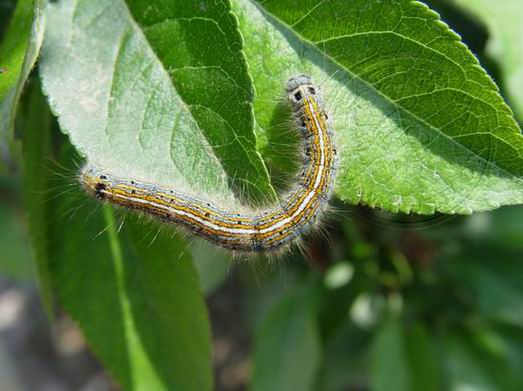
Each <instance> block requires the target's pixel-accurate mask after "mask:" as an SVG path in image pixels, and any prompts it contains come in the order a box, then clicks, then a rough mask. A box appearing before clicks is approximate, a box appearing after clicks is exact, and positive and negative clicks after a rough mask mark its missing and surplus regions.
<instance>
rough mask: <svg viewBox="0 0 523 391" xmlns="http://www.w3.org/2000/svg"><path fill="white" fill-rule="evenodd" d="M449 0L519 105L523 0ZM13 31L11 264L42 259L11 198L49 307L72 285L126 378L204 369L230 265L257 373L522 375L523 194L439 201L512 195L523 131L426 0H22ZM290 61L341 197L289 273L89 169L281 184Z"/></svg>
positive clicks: (5, 133)
mask: <svg viewBox="0 0 523 391" xmlns="http://www.w3.org/2000/svg"><path fill="white" fill-rule="evenodd" d="M455 2H456V3H457V4H458V5H459V7H460V8H457V7H454V5H453V2H445V3H444V4H443V3H441V2H437V1H434V2H433V4H432V5H433V6H434V7H435V8H437V9H440V8H441V9H442V10H444V12H445V13H444V15H446V16H449V20H451V19H452V20H457V21H459V22H460V23H463V25H466V26H467V28H470V29H472V31H474V34H472V35H471V36H472V38H471V41H470V42H468V44H470V46H471V47H475V48H482V47H484V46H485V45H484V42H475V41H474V40H475V39H480V37H481V36H482V35H481V34H478V33H477V32H478V31H479V32H484V31H483V30H482V27H481V26H480V25H478V24H476V23H475V22H474V21H470V20H469V19H468V18H467V17H466V15H465V14H463V13H462V12H463V10H464V9H470V10H471V11H472V12H474V15H477V16H479V17H480V18H483V20H484V22H485V25H486V26H487V27H488V32H484V34H485V36H488V34H491V35H490V36H491V37H492V39H493V41H491V42H495V44H490V45H489V46H487V48H488V49H487V51H486V54H487V55H490V56H491V58H490V60H491V61H498V66H499V72H500V74H499V75H498V74H496V73H495V72H493V71H492V69H489V73H490V74H492V75H493V76H495V77H496V79H497V80H499V81H501V82H502V84H501V86H502V88H503V90H502V93H503V95H506V96H508V99H509V100H510V103H511V104H512V105H513V107H515V108H516V113H517V114H520V115H521V110H520V106H521V99H520V97H519V92H518V91H520V89H521V88H520V84H521V83H519V82H518V80H520V79H519V76H520V75H521V74H523V61H522V57H521V52H522V51H521V50H518V49H517V48H518V46H517V45H518V44H519V43H520V42H519V40H518V34H517V28H518V27H519V24H518V23H519V22H518V18H517V16H516V15H519V14H521V12H523V6H521V5H519V4H516V3H517V2H516V1H507V4H504V5H503V7H499V8H497V9H498V11H497V13H495V14H493V13H491V12H489V10H490V9H491V8H492V6H491V5H489V4H490V3H489V1H487V0H485V1H480V2H472V1H466V0H456V1H455ZM7 3H9V4H10V2H7V1H4V2H2V1H0V4H7ZM510 7H513V8H510ZM494 8H496V7H494ZM506 10H510V12H508V11H506ZM512 11H513V12H512ZM442 12H443V11H442ZM44 20H46V21H47V22H46V25H45V36H44ZM456 28H457V27H456ZM0 34H2V36H1V37H0V39H1V41H0V69H1V72H2V73H0V153H1V154H2V158H3V161H4V164H2V167H3V168H6V167H8V165H6V164H5V162H10V168H13V167H15V168H17V169H18V171H19V172H20V175H19V177H20V178H21V180H20V184H19V186H17V183H16V181H17V179H16V178H17V176H16V175H15V174H11V176H10V177H7V176H6V177H3V178H2V181H1V182H0V186H2V187H1V189H0V190H1V191H0V201H1V202H2V207H1V208H0V213H1V214H2V216H3V217H2V224H0V243H8V242H9V243H10V247H11V248H12V251H9V252H6V253H5V254H2V255H3V256H2V257H0V267H1V268H2V271H3V273H8V272H9V271H10V273H11V274H14V275H19V274H22V275H23V274H24V273H28V272H27V269H28V268H24V267H21V268H15V269H13V265H14V263H13V261H12V260H13V259H18V258H29V255H28V254H27V251H26V252H24V251H23V248H24V243H25V241H26V239H25V238H24V233H23V232H21V231H23V229H21V228H20V227H22V226H23V222H22V221H23V220H21V219H20V218H19V217H17V216H18V214H19V213H18V211H19V210H20V208H21V205H20V204H22V205H23V207H24V208H25V211H26V215H27V222H28V231H29V232H30V236H31V244H32V248H33V258H34V261H35V265H36V269H37V272H38V273H37V274H38V284H39V285H40V288H41V293H42V297H43V301H44V303H45V304H46V306H47V308H48V311H49V314H50V316H51V317H53V316H54V315H53V313H54V309H55V304H56V303H58V304H59V305H61V306H62V307H63V308H64V309H65V310H66V311H67V312H68V313H69V314H70V315H71V317H72V318H73V319H74V320H75V321H76V322H77V323H78V325H79V327H80V328H81V330H82V331H83V333H84V335H85V336H86V338H87V340H88V343H89V345H90V346H91V348H92V350H93V351H94V352H95V354H96V355H97V356H98V357H99V359H100V360H101V361H102V362H103V364H104V365H105V367H106V368H107V370H108V371H109V372H110V373H111V374H112V375H113V377H114V379H115V381H117V382H118V383H119V384H120V385H121V386H122V387H123V388H124V389H126V390H127V389H128V390H134V389H135V390H142V389H147V390H150V389H154V390H171V389H172V390H191V389H194V390H210V389H211V388H212V387H213V380H212V373H211V372H212V371H211V335H210V334H211V333H210V324H209V319H208V314H207V309H206V307H205V301H204V300H205V295H207V296H210V295H212V294H213V292H217V291H218V292H219V289H220V287H221V286H223V285H224V284H225V283H226V280H227V279H231V278H233V277H232V276H231V273H232V274H233V276H234V278H236V279H238V280H239V281H241V291H240V292H239V293H238V294H241V295H242V300H244V302H245V307H246V311H245V313H244V314H243V316H244V317H245V318H246V319H249V320H250V325H251V326H252V327H251V328H250V330H249V331H250V334H251V335H252V338H253V340H254V342H253V352H252V371H251V372H252V374H251V375H252V376H251V379H250V387H251V388H252V389H253V390H261V391H262V390H269V389H270V390H292V389H300V390H339V389H344V388H346V387H347V386H349V385H351V386H354V387H359V386H361V387H363V388H368V387H370V388H372V389H375V390H409V389H411V390H418V389H433V390H437V389H450V390H454V389H464V388H468V389H480V390H483V389H485V390H490V389H502V390H511V389H514V390H516V389H521V388H523V376H522V375H521V373H520V371H519V370H518V369H519V368H520V365H521V363H522V362H523V318H522V317H521V314H520V312H521V311H520V310H519V309H520V307H521V302H522V300H523V284H522V283H521V281H520V279H519V278H518V276H520V275H523V265H522V264H521V259H523V245H522V243H523V234H522V232H523V224H522V222H523V210H522V209H521V207H520V206H512V207H504V208H501V209H498V210H496V211H493V212H489V213H476V214H474V215H472V216H469V217H456V218H454V219H450V218H446V217H443V216H442V215H439V214H438V213H440V212H442V213H447V214H471V213H472V212H481V211H491V210H493V209H496V208H498V207H500V206H502V205H510V204H521V203H523V136H522V135H521V130H520V128H519V127H518V125H517V122H516V120H515V119H514V117H513V114H512V111H511V109H510V108H509V106H508V105H507V104H506V103H505V102H504V101H503V99H502V97H501V95H502V94H500V92H499V90H498V87H497V86H496V84H495V83H494V82H493V80H492V79H491V77H490V76H489V74H488V73H487V71H485V70H484V69H483V68H481V67H480V65H479V62H478V60H477V59H476V57H475V56H474V55H473V54H472V53H471V51H469V49H468V48H467V47H466V46H465V45H464V44H463V43H462V42H461V41H460V38H459V36H458V35H457V34H456V33H454V32H453V31H452V30H451V29H450V28H449V27H448V26H447V25H446V24H445V23H443V22H442V21H441V20H440V19H439V16H438V14H436V13H435V12H434V11H432V10H430V9H429V8H428V7H427V6H425V5H424V4H422V3H420V2H417V1H410V0H394V1H388V2H382V1H377V0H376V1H368V0H354V1H350V2H347V1H343V0H332V1H321V2H318V1H312V0H306V1H300V2H297V1H295V0H285V1H281V0H258V1H255V0H232V1H230V2H229V1H225V0H223V1H218V0H217V1H181V0H180V1H178V0H176V1H172V2H162V1H150V2H141V1H135V0H116V1H110V2H108V1H103V0H89V1H87V0H78V1H75V2H73V1H65V0H62V1H58V2H52V3H49V4H45V3H44V1H43V0H42V1H40V0H35V1H33V2H31V1H28V0H19V1H18V3H17V5H16V8H15V9H14V11H13V13H12V16H11V19H10V22H9V24H8V26H7V27H6V28H5V29H0ZM42 39H43V47H42V53H41V58H40V60H39V68H38V72H36V71H35V72H33V74H32V75H31V76H30V72H31V69H32V68H33V65H34V63H35V61H36V59H37V57H38V53H39V49H40V45H41V43H42ZM493 48H494V49H495V48H497V50H494V49H493ZM478 50H481V49H478ZM477 54H478V55H479V56H480V58H481V59H484V58H485V53H483V52H479V53H477ZM489 64H492V63H489ZM6 70H7V71H6ZM36 73H38V75H37V74H36ZM297 73H307V74H311V75H312V76H313V77H314V79H315V80H316V81H317V82H318V83H319V84H320V85H321V87H322V90H323V92H324V96H325V99H326V103H327V106H328V107H329V109H330V111H331V112H332V116H331V117H332V119H333V121H334V128H335V130H336V135H337V141H338V143H339V149H340V155H341V160H342V161H341V165H340V172H339V175H338V181H337V189H336V201H335V202H336V205H335V207H336V208H337V209H339V211H340V212H339V213H338V214H336V215H335V216H333V217H331V218H329V219H330V220H329V226H331V227H332V229H331V230H329V231H332V238H331V239H330V244H328V245H327V244H326V243H325V241H322V240H321V239H318V238H316V237H314V236H312V237H310V238H307V241H308V244H309V248H310V255H309V259H310V261H311V263H312V264H309V263H307V262H305V259H304V257H303V256H301V255H300V254H296V253H291V254H287V255H286V256H285V257H284V258H285V259H286V260H288V261H289V262H287V263H286V265H285V266H284V267H285V274H286V275H287V277H286V278H287V280H288V281H289V282H288V283H287V284H286V285H285V286H284V287H282V284H281V283H280V277H279V275H280V273H281V271H280V270H279V269H278V270H271V271H268V272H267V273H266V275H265V276H259V277H258V279H257V283H253V282H252V278H251V277H250V275H251V274H252V273H253V272H254V271H255V270H257V268H259V267H263V266H262V265H264V264H267V263H270V262H271V261H270V260H267V259H251V260H249V262H250V263H251V264H252V265H254V266H252V267H248V268H239V267H236V268H235V269H234V270H233V271H232V272H231V271H230V267H231V264H232V265H234V266H236V265H237V263H235V262H234V261H233V260H231V259H230V254H228V253H224V252H217V251H216V250H215V249H214V248H211V247H210V246H207V245H204V244H201V243H199V242H195V243H189V241H188V240H187V239H186V238H184V237H182V236H181V235H180V234H179V233H177V232H174V231H173V230H172V229H171V228H170V227H166V226H163V225H159V224H157V223H155V222H151V221H148V220H147V221H146V220H144V219H140V218H139V217H137V216H134V215H127V214H125V213H124V212H122V211H116V210H114V209H113V208H112V207H110V206H109V205H103V206H100V205H98V204H97V201H95V200H87V198H86V196H85V195H84V194H82V191H81V190H80V189H79V186H78V184H77V183H76V181H75V174H76V170H77V165H78V164H81V163H78V162H81V161H83V160H84V159H89V160H91V161H93V162H95V163H96V164H99V165H100V166H101V167H104V168H106V169H108V170H110V171H111V172H113V173H115V174H124V175H129V176H131V177H133V178H140V179H143V180H145V181H148V182H160V183H163V184H166V185H171V186H175V187H178V188H182V189H190V190H191V191H192V192H195V193H197V194H203V195H205V196H207V197H210V198H212V199H219V200H221V202H223V203H227V204H233V203H234V204H235V203H236V202H237V200H241V201H244V202H248V203H253V204H259V203H262V202H274V197H275V194H276V191H275V189H280V188H281V187H282V183H285V182H286V181H287V180H288V179H289V176H290V175H292V172H293V169H294V168H295V163H296V162H294V161H293V160H295V159H294V156H295V155H294V154H293V151H294V148H295V139H294V138H293V135H292V132H289V129H288V128H289V126H288V124H289V122H290V121H289V120H290V118H289V112H288V108H287V107H286V105H284V104H282V103H281V97H282V92H283V86H284V83H285V80H286V79H287V78H288V77H289V76H292V75H294V74H297ZM37 76H40V79H41V84H40V82H39V81H38V78H37ZM27 80H28V82H27ZM25 84H28V86H27V88H26V90H25V92H24V93H23V94H22V87H23V86H24V85H25ZM505 91H507V94H505V93H504V92H505ZM44 95H45V96H44ZM51 113H53V114H54V116H53V115H52V114H51ZM15 116H16V121H15ZM519 120H520V121H521V120H522V119H521V118H519ZM58 129H60V130H61V132H62V133H63V134H65V135H67V137H64V136H63V135H62V134H60V132H59V131H58ZM12 171H13V170H12ZM269 173H270V175H269ZM13 183H14V184H13ZM5 184H9V185H5ZM19 195H21V196H20V197H19ZM17 198H20V199H21V201H22V202H21V203H20V204H18V205H17V204H16V201H14V200H16V199H17ZM356 204H360V206H354V205H356ZM13 205H16V206H13ZM361 205H366V206H361ZM368 206H370V207H373V208H380V209H370V208H368ZM391 212H392V213H391ZM401 212H402V213H416V215H414V214H410V215H405V214H401ZM348 213H350V215H349V216H350V218H349V219H347V218H346V216H347V214H348ZM393 213H394V214H393ZM421 215H428V216H425V217H421ZM4 216H6V217H5V218H4ZM436 223H437V224H436ZM13 226H16V227H17V228H16V229H12V227H13ZM418 226H420V227H423V228H426V229H424V230H420V231H416V230H411V228H415V227H418ZM391 227H392V228H391ZM398 228H399V229H398ZM4 259H6V260H7V261H4ZM272 262H280V261H279V260H278V261H272ZM280 269H281V268H280ZM6 270H7V271H6ZM13 270H15V271H14V272H13ZM24 270H25V271H24ZM228 276H229V277H228Z"/></svg>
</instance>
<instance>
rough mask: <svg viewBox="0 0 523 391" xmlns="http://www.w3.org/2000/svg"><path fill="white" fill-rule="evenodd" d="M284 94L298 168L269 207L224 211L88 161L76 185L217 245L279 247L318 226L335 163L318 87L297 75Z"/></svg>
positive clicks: (260, 248) (261, 249)
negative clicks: (297, 140)
mask: <svg viewBox="0 0 523 391" xmlns="http://www.w3.org/2000/svg"><path fill="white" fill-rule="evenodd" d="M286 93H287V99H288V101H289V103H290V105H291V108H292V111H293V113H294V116H295V118H296V122H297V125H298V129H299V132H300V133H301V136H302V139H301V140H302V141H301V148H302V156H303V166H302V170H301V173H300V174H299V175H298V176H297V177H296V181H295V183H294V185H293V187H292V188H291V190H290V191H289V192H287V193H286V195H285V196H284V197H282V198H281V200H280V202H279V203H278V204H277V205H275V206H273V207H269V208H267V209H265V210H258V211H254V210H253V211H251V212H245V211H243V212H235V211H227V210H224V209H223V208H220V207H218V206H216V205H214V204H213V203H212V202H211V201H207V200H203V199H197V198H195V197H189V196H187V195H186V194H185V193H182V192H180V191H177V190H174V189H168V188H165V187H162V186H157V185H154V184H147V183H143V182H138V181H134V180H131V179H125V178H118V177H116V176H113V175H111V174H109V173H107V172H105V171H104V170H102V169H100V168H98V167H95V166H93V165H90V164H89V163H88V164H87V165H86V166H85V167H84V168H83V170H82V172H81V174H80V181H81V183H82V185H83V187H84V188H85V189H86V190H87V192H88V193H90V194H92V195H94V196H95V197H97V198H98V199H102V200H107V201H109V202H111V203H113V204H116V205H120V206H124V207H127V208H130V209H134V210H139V211H143V212H146V213H147V214H149V215H152V216H156V217H159V218H160V219H162V220H165V221H168V222H172V223H174V224H176V225H178V226H181V227H183V228H185V229H186V230H188V231H190V232H191V233H193V234H195V235H198V236H200V237H203V238H205V239H207V240H209V241H211V242H213V243H215V244H216V245H218V246H221V247H225V248H228V249H231V250H238V251H242V252H264V251H265V252H269V251H274V250H278V249H281V248H283V247H284V246H286V245H288V244H290V243H291V242H292V241H294V240H295V239H297V238H298V237H300V236H301V235H302V234H304V233H306V232H307V231H308V230H310V228H311V227H312V226H313V225H314V224H315V223H317V221H318V219H319V216H320V214H321V213H322V212H323V211H324V210H325V208H326V206H327V204H328V202H329V199H330V197H331V194H332V190H333V185H334V180H335V175H336V163H337V156H336V155H337V152H336V147H335V144H334V140H333V131H332V129H331V127H330V120H329V118H328V115H327V113H326V111H325V109H324V104H323V99H322V97H321V95H320V91H319V89H318V87H317V86H316V85H314V84H313V83H312V81H311V78H310V77H309V76H306V75H299V76H295V77H293V78H291V79H289V81H288V82H287V87H286Z"/></svg>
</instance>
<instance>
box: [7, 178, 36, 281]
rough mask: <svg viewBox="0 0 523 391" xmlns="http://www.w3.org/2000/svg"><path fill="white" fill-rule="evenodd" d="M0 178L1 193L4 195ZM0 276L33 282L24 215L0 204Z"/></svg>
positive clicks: (10, 206)
mask: <svg viewBox="0 0 523 391" xmlns="http://www.w3.org/2000/svg"><path fill="white" fill-rule="evenodd" d="M1 182H2V178H0V193H4V191H5V189H4V188H3V186H2V183H1ZM0 248H1V249H2V252H1V253H0V274H1V275H2V276H7V277H9V278H13V279H17V280H20V281H24V282H25V281H27V280H31V279H32V277H33V269H32V267H31V254H30V252H29V249H28V248H27V232H26V227H25V225H24V224H23V215H22V213H20V211H19V210H17V209H16V208H13V207H12V205H6V204H5V203H3V202H2V203H0Z"/></svg>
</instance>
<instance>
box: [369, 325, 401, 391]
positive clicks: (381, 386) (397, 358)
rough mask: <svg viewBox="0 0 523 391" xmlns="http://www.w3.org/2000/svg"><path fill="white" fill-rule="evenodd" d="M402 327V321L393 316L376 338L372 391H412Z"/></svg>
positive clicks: (372, 369)
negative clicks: (410, 390)
mask: <svg viewBox="0 0 523 391" xmlns="http://www.w3.org/2000/svg"><path fill="white" fill-rule="evenodd" d="M401 327H402V326H401V321H400V319H398V318H397V317H395V316H392V315H391V316H390V317H389V318H388V319H387V320H386V321H385V323H384V324H383V325H382V327H381V329H380V330H378V333H377V335H376V337H375V338H376V339H375V341H374V344H373V347H372V361H371V385H372V387H371V389H372V390H374V391H385V390H386V391H405V390H409V389H410V386H411V385H410V378H409V372H408V363H407V360H406V357H405V353H404V350H403V332H402V329H401Z"/></svg>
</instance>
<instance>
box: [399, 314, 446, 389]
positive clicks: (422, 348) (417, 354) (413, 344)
mask: <svg viewBox="0 0 523 391" xmlns="http://www.w3.org/2000/svg"><path fill="white" fill-rule="evenodd" d="M403 343H404V351H405V355H406V358H407V362H408V365H409V374H410V384H411V390H427V391H432V390H433V391H437V390H440V389H441V387H440V384H439V383H440V373H439V372H440V370H439V366H438V364H439V363H438V360H437V359H438V358H439V357H437V356H436V354H435V349H434V346H433V342H432V340H431V336H430V335H429V333H428V331H427V330H426V329H425V327H424V326H423V324H422V323H421V322H419V321H416V322H414V323H413V324H409V325H408V327H406V328H405V330H404V341H403Z"/></svg>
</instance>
